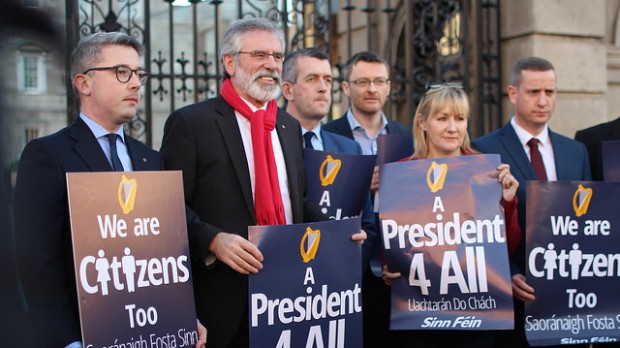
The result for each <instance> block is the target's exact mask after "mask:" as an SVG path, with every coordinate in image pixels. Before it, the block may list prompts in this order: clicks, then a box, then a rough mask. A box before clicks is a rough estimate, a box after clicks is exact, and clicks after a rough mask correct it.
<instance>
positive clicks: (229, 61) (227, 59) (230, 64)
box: [222, 54, 237, 76]
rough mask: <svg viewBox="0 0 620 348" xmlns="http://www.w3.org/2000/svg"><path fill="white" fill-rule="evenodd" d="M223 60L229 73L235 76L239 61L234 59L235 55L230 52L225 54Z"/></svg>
mask: <svg viewBox="0 0 620 348" xmlns="http://www.w3.org/2000/svg"><path fill="white" fill-rule="evenodd" d="M222 61H223V62H224V69H226V72H227V73H228V75H230V76H235V68H236V66H237V63H236V62H235V60H234V59H233V56H232V55H230V54H225V55H224V57H223V58H222Z"/></svg>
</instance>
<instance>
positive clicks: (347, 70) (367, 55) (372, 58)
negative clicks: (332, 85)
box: [342, 51, 390, 81]
mask: <svg viewBox="0 0 620 348" xmlns="http://www.w3.org/2000/svg"><path fill="white" fill-rule="evenodd" d="M358 62H366V63H381V64H383V65H385V68H386V69H387V71H388V75H389V73H390V65H389V64H388V62H387V61H386V60H385V59H383V58H382V57H380V56H379V55H378V54H376V53H374V52H370V51H362V52H358V53H356V54H354V55H353V56H352V57H351V58H349V60H347V62H346V63H345V64H344V66H343V67H342V76H343V77H344V79H345V80H346V81H349V78H350V77H351V70H353V66H354V65H355V64H357V63H358ZM388 77H389V76H388Z"/></svg>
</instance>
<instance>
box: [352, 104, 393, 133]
mask: <svg viewBox="0 0 620 348" xmlns="http://www.w3.org/2000/svg"><path fill="white" fill-rule="evenodd" d="M347 120H348V121H349V126H350V127H351V130H356V129H358V128H363V127H362V125H361V124H360V123H359V122H358V121H357V119H356V118H355V116H354V115H353V111H352V110H351V108H349V110H347ZM387 123H388V121H387V117H385V114H384V113H383V112H381V130H380V131H379V133H378V134H383V133H384V130H385V127H386V126H387Z"/></svg>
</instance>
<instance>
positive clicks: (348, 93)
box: [340, 81, 351, 98]
mask: <svg viewBox="0 0 620 348" xmlns="http://www.w3.org/2000/svg"><path fill="white" fill-rule="evenodd" d="M340 87H342V91H343V92H344V94H345V95H346V96H347V97H349V98H350V97H351V90H350V88H351V85H350V84H349V82H347V81H342V83H341V84H340Z"/></svg>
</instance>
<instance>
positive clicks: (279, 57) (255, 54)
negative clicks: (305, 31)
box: [237, 51, 285, 63]
mask: <svg viewBox="0 0 620 348" xmlns="http://www.w3.org/2000/svg"><path fill="white" fill-rule="evenodd" d="M237 53H239V54H249V55H250V57H252V58H254V59H257V60H265V59H267V57H269V56H272V57H273V60H275V61H276V63H282V62H283V61H284V57H285V56H284V53H282V52H273V53H269V52H265V51H239V52H237Z"/></svg>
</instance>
